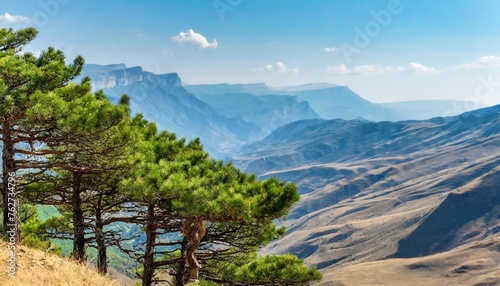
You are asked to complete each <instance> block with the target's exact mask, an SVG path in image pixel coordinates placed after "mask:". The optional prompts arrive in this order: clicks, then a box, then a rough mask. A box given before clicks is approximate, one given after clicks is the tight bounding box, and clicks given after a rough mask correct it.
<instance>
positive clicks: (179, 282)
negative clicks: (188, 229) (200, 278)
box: [175, 237, 187, 286]
mask: <svg viewBox="0 0 500 286" xmlns="http://www.w3.org/2000/svg"><path fill="white" fill-rule="evenodd" d="M186 244H187V239H186V237H184V238H183V239H182V243H181V253H184V252H185V251H186ZM185 270H186V261H185V260H184V259H182V260H180V261H179V263H178V264H177V273H175V285H176V286H184V284H185V281H184V271H185Z"/></svg>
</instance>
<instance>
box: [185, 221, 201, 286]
mask: <svg viewBox="0 0 500 286" xmlns="http://www.w3.org/2000/svg"><path fill="white" fill-rule="evenodd" d="M205 231H206V230H205V226H203V221H202V220H200V219H197V218H192V219H187V220H186V221H185V222H184V226H183V234H184V236H185V237H186V238H187V240H188V243H187V247H186V251H185V252H184V257H185V259H186V261H187V263H188V264H189V272H190V273H189V279H190V280H198V273H199V270H200V268H201V265H200V264H199V263H198V260H196V257H195V254H194V252H195V251H196V250H197V249H198V247H199V246H200V244H201V239H202V238H203V237H204V236H205Z"/></svg>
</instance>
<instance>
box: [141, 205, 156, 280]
mask: <svg viewBox="0 0 500 286" xmlns="http://www.w3.org/2000/svg"><path fill="white" fill-rule="evenodd" d="M155 241H156V220H155V209H154V204H149V205H148V214H147V218H146V249H145V251H144V262H143V267H144V271H143V273H142V285H143V286H151V284H152V283H153V276H154V272H155V269H154V266H153V262H154V252H155Z"/></svg>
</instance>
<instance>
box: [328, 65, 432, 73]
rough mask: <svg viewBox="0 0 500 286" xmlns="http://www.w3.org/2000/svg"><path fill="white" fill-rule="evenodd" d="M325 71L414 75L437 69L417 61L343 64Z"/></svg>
mask: <svg viewBox="0 0 500 286" xmlns="http://www.w3.org/2000/svg"><path fill="white" fill-rule="evenodd" d="M327 72H328V73H330V74H336V75H376V74H394V73H411V74H415V75H433V74H438V73H439V71H438V70H437V69H435V68H433V67H427V66H424V65H422V64H419V63H409V64H407V65H405V66H399V67H391V66H377V65H359V66H354V67H352V68H348V67H347V66H346V65H344V64H340V65H337V66H333V67H328V68H327Z"/></svg>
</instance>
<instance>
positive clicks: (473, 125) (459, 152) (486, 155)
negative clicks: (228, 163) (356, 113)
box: [236, 106, 500, 285]
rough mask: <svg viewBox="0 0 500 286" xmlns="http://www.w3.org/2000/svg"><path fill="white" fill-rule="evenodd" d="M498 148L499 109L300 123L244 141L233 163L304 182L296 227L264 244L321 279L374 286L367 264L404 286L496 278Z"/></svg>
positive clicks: (499, 278)
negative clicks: (316, 271)
mask: <svg viewBox="0 0 500 286" xmlns="http://www.w3.org/2000/svg"><path fill="white" fill-rule="evenodd" d="M499 148H500V106H495V107H490V108H485V109H480V110H476V111H472V112H467V113H464V114H462V115H459V116H453V117H444V118H443V117H440V118H433V119H430V120H423V121H416V120H414V121H402V122H368V121H361V120H350V121H347V120H307V121H299V122H295V123H291V124H288V125H285V126H283V127H281V128H279V129H277V130H276V131H274V132H273V133H272V134H271V135H269V136H268V137H266V138H265V139H264V140H262V141H260V142H257V143H254V144H251V145H249V146H246V147H245V148H244V151H243V152H242V153H243V154H242V155H241V156H239V157H238V158H236V164H237V165H239V166H241V167H244V168H246V170H247V171H253V172H257V173H258V174H259V175H260V177H261V178H264V177H267V176H278V177H280V178H282V179H286V180H290V181H294V182H296V183H297V184H298V187H299V191H300V193H301V200H300V201H299V203H298V204H297V205H296V206H295V207H294V208H293V210H292V212H291V214H290V215H289V217H288V219H287V220H286V221H285V225H286V226H287V228H288V231H289V233H288V234H287V235H286V236H285V238H283V239H281V240H278V241H276V242H274V243H273V244H272V245H270V246H269V247H268V248H267V249H266V250H265V251H266V252H272V253H276V252H292V253H294V254H297V255H298V256H299V257H301V258H303V259H305V260H306V261H307V262H308V263H310V264H313V265H316V266H317V267H318V268H319V269H322V271H323V273H324V274H325V280H324V285H373V284H370V283H373V280H369V281H371V282H370V283H368V282H367V281H364V282H363V280H362V277H365V276H363V275H365V274H363V273H364V272H365V271H372V272H373V273H377V274H374V275H375V276H377V279H380V281H384V282H383V283H381V284H380V285H402V284H401V280H394V281H391V276H390V275H395V276H397V275H400V279H416V278H415V277H422V279H424V278H425V279H427V280H429V279H430V278H429V277H431V276H432V277H433V282H432V283H431V282H429V283H428V284H418V283H413V284H411V283H410V284H407V285H438V284H440V285H497V284H498V283H500V268H499V267H498V266H499V263H500V192H499V190H498V184H499V183H500V167H499V166H500V153H499V152H498V150H500V149H499ZM474 251H476V252H477V255H471V253H473V252H474ZM479 253H481V255H484V256H483V257H481V255H479ZM358 271H359V272H358ZM337 273H341V274H342V275H338V276H337V275H336V274H337ZM381 273H386V274H387V275H386V276H384V275H382V274H381ZM405 275H406V276H405ZM355 277H358V278H359V279H360V280H356V279H355ZM401 277H405V278H401ZM411 277H413V278H411ZM365 278H366V279H368V278H367V277H365ZM398 281H399V282H398ZM404 281H407V280H404ZM364 283H366V284H364ZM398 283H399V284H398ZM433 283H435V284H433ZM405 285H406V284H405Z"/></svg>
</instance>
